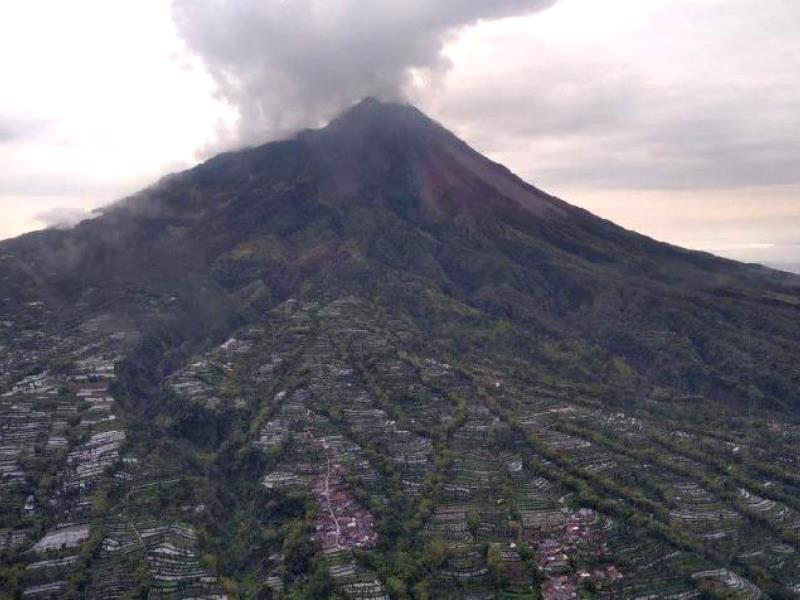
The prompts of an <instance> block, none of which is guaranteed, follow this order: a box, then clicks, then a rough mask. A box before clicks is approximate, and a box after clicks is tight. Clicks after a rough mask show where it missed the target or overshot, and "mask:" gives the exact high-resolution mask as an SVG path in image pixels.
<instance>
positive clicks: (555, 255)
mask: <svg viewBox="0 0 800 600" xmlns="http://www.w3.org/2000/svg"><path fill="white" fill-rule="evenodd" d="M2 247H3V257H4V259H3V261H2V262H0V268H1V269H3V271H4V272H6V273H8V274H6V275H4V281H7V282H9V283H10V284H11V285H12V286H14V287H19V286H24V285H27V286H28V288H27V291H28V292H30V294H31V296H30V297H31V298H34V299H38V298H39V297H40V296H43V297H45V298H47V299H49V300H50V301H52V302H54V306H57V307H58V310H59V311H65V312H70V311H71V307H74V306H76V305H78V306H82V304H81V303H85V304H86V306H87V309H89V310H94V309H96V308H99V307H101V306H102V307H110V308H111V312H115V313H116V312H123V313H125V314H127V313H128V312H131V311H132V312H133V313H134V314H136V318H137V319H138V318H144V319H147V318H148V314H147V313H148V312H152V311H150V310H149V309H148V308H147V307H149V306H151V305H152V303H153V302H157V303H160V304H159V306H161V305H163V304H165V303H166V304H167V306H162V307H161V308H160V309H159V311H157V312H159V314H161V315H163V314H169V313H170V308H169V304H170V302H171V303H173V304H176V305H177V307H178V309H177V310H178V312H179V313H180V314H181V315H182V316H185V317H186V318H189V319H192V315H195V317H196V319H197V320H198V321H203V322H205V321H208V319H211V318H215V317H214V315H219V314H220V313H221V312H229V313H237V312H239V311H242V310H245V309H246V308H247V307H248V306H251V305H252V306H254V307H256V310H258V309H259V308H263V307H265V306H269V305H271V304H274V303H275V301H280V300H284V299H286V298H288V297H291V296H296V295H298V294H299V293H300V292H301V291H302V290H304V289H305V290H314V293H320V294H328V295H329V296H330V295H331V293H332V292H333V293H334V294H338V293H341V292H344V291H346V292H349V293H356V294H360V293H362V292H366V293H367V294H369V295H375V294H378V295H381V296H382V297H383V298H384V299H388V298H391V299H392V300H391V302H397V303H398V307H400V306H401V305H402V304H401V303H406V304H410V305H417V306H409V307H406V308H414V309H415V310H419V311H424V306H423V305H421V304H419V303H418V302H417V296H416V293H415V292H414V293H412V294H411V295H409V293H408V290H409V289H412V288H410V287H409V285H410V284H412V283H413V284H414V285H417V286H423V287H424V288H426V289H429V290H431V291H434V292H435V293H437V294H443V295H444V296H445V297H451V298H454V299H456V300H458V301H459V302H463V303H465V304H466V305H468V306H469V307H472V308H475V309H478V310H480V311H482V312H483V313H485V314H487V315H489V316H490V317H492V318H497V319H507V320H508V321H509V322H510V323H513V324H514V326H515V327H518V328H519V331H520V333H523V332H525V331H528V332H531V333H536V334H537V335H538V334H545V335H547V336H550V337H552V338H554V339H566V340H576V339H577V340H580V341H590V342H591V343H593V344H596V345H597V346H598V348H600V349H601V350H602V351H604V352H608V353H611V354H614V355H620V356H621V357H623V358H624V359H625V360H626V361H628V362H629V363H630V364H631V365H632V366H633V367H634V368H635V369H637V371H639V372H640V373H641V375H642V376H643V377H645V378H646V379H647V380H648V381H650V382H652V383H655V384H658V385H669V386H675V387H676V388H677V389H679V390H682V391H685V392H690V393H705V394H711V395H714V396H718V397H721V398H725V399H726V400H729V401H738V400H744V401H746V402H750V401H753V402H756V403H765V404H766V405H770V406H777V405H778V404H780V405H785V406H786V407H787V408H795V407H796V406H797V405H798V392H797V390H798V389H800V387H798V385H797V383H798V374H799V371H798V367H797V365H798V364H800V361H798V360H797V358H798V356H797V350H796V343H795V342H796V340H797V339H798V336H800V325H798V320H797V318H796V317H797V306H798V300H797V298H798V289H800V283H798V282H799V281H800V279H798V278H797V277H793V276H790V275H786V274H779V273H777V272H772V271H769V270H767V269H763V268H759V267H750V266H745V265H741V264H737V263H734V262H732V261H726V260H722V259H717V258H714V257H712V256H709V255H705V254H701V253H696V252H689V251H684V250H681V249H678V248H675V247H671V246H668V245H666V244H660V243H656V242H653V241H651V240H649V239H647V238H644V237H642V236H639V235H636V234H634V233H631V232H628V231H625V230H622V229H620V228H618V227H616V226H614V225H613V224H611V223H609V222H606V221H603V220H600V219H598V218H596V217H594V216H592V215H590V214H589V213H587V212H585V211H582V210H580V209H577V208H574V207H572V206H569V205H568V204H566V203H564V202H562V201H560V200H558V199H555V198H553V197H550V196H548V195H546V194H544V193H543V192H541V191H539V190H537V189H536V188H533V187H531V186H529V185H527V184H525V183H524V182H522V181H521V180H519V179H518V178H516V177H515V176H513V175H512V174H511V173H509V172H508V171H507V170H506V169H504V168H503V167H501V166H499V165H497V164H494V163H492V162H490V161H488V160H487V159H485V158H484V157H482V156H480V155H479V154H477V153H476V152H474V151H473V150H471V149H470V148H469V147H468V146H466V145H465V144H464V143H463V142H461V141H460V140H458V139H457V138H455V136H453V135H452V134H450V133H449V132H447V131H446V130H444V129H443V128H442V127H440V126H439V125H437V124H435V123H434V122H432V121H430V120H429V119H427V118H426V117H425V116H424V115H422V114H421V113H419V112H418V111H417V110H416V109H414V108H411V107H406V106H399V105H387V104H382V103H379V102H377V101H374V100H367V101H365V102H363V103H362V104H360V105H358V106H357V107H355V108H353V109H352V110H351V111H349V112H348V113H346V114H344V115H343V116H342V117H340V118H339V119H337V120H335V121H334V122H333V123H331V124H330V125H329V126H328V127H326V128H324V129H322V130H320V131H311V132H305V133H303V134H301V135H299V136H298V137H297V138H296V139H294V140H290V141H287V142H278V143H274V144H268V145H266V146H262V147H258V148H253V149H250V150H245V151H241V152H236V153H230V154H226V155H222V156H219V157H217V158H215V159H212V160H211V161H209V162H208V163H205V164H203V165H200V166H199V167H197V168H195V169H192V170H190V171H187V172H185V173H181V174H178V175H173V176H170V177H167V178H165V179H164V180H163V181H161V182H160V183H159V184H157V185H156V186H154V187H153V188H151V189H148V190H145V191H144V192H142V193H140V194H138V195H136V196H134V197H132V198H130V199H128V200H126V201H123V202H120V203H118V204H117V205H115V206H113V207H112V208H110V209H108V210H106V211H105V213H104V214H103V215H102V216H101V217H99V218H97V219H94V220H92V221H89V222H86V223H84V224H82V225H80V226H78V227H77V228H75V229H74V230H71V231H67V232H61V231H47V232H42V233H38V234H33V235H30V236H26V237H24V238H22V239H20V240H16V241H11V242H6V243H5V244H3V246H2ZM26 281H27V282H28V283H27V284H25V283H24V282H26ZM12 289H14V288H12ZM25 292H26V290H25V289H20V290H19V293H20V294H22V295H23V296H24V293H25ZM19 297H20V296H18V295H14V294H12V295H10V296H8V297H6V298H5V299H4V302H6V303H9V304H8V308H7V309H6V310H7V311H9V310H13V307H14V306H16V305H17V304H18V303H19ZM170 299H172V300H170ZM162 308H163V312H162ZM104 309H105V308H104ZM220 309H224V311H221V310H220ZM142 313H144V314H142Z"/></svg>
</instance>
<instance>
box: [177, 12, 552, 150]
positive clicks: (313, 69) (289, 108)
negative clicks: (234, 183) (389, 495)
mask: <svg viewBox="0 0 800 600" xmlns="http://www.w3.org/2000/svg"><path fill="white" fill-rule="evenodd" d="M555 2H556V0H492V1H491V2H487V1H486V0H370V1H368V2H365V1H363V0H173V2H172V16H173V20H174V22H175V24H176V27H177V30H178V33H179V35H180V36H181V37H182V38H183V39H184V41H185V42H186V44H187V46H188V47H189V49H190V50H192V51H193V52H195V53H196V54H197V55H198V56H199V57H200V58H201V59H202V60H203V62H204V63H205V66H206V67H207V69H208V71H209V72H210V74H211V76H212V77H213V79H214V81H215V83H216V85H217V93H218V95H219V97H220V98H221V99H223V100H225V101H226V102H228V103H229V104H230V105H232V106H233V107H234V108H235V109H236V110H237V111H238V114H239V121H238V132H237V134H238V137H239V141H241V142H245V143H252V142H257V141H264V140H265V139H268V138H274V137H276V136H280V135H283V134H286V133H287V132H289V131H292V130H295V129H297V128H300V127H307V126H315V125H318V124H320V123H321V122H323V121H325V120H326V119H328V118H330V117H331V116H333V114H334V113H336V112H337V111H338V110H340V109H342V108H343V107H345V106H348V105H350V104H352V103H354V102H356V101H357V100H359V99H361V98H363V97H364V96H369V95H372V96H377V97H380V98H383V99H400V98H403V97H404V96H405V95H406V92H407V91H408V89H409V87H410V86H411V84H412V83H416V84H418V85H420V84H421V85H426V83H425V82H426V81H427V82H428V83H427V84H431V83H433V84H435V82H436V80H437V78H438V77H437V76H438V75H440V74H441V73H442V71H443V70H445V69H447V67H448V63H447V61H446V59H444V58H443V56H442V54H441V51H442V47H443V44H444V42H445V40H446V36H447V35H448V33H450V32H453V31H454V30H457V29H459V28H461V27H464V26H468V25H471V24H474V23H476V22H478V21H480V20H493V19H499V18H503V17H509V16H516V15H521V14H526V13H530V12H533V11H537V10H541V9H544V8H546V7H548V6H550V5H552V4H554V3H555Z"/></svg>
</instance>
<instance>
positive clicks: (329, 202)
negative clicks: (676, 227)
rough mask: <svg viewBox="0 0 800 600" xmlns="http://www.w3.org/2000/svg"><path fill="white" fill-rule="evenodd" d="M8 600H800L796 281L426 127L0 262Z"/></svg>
mask: <svg viewBox="0 0 800 600" xmlns="http://www.w3.org/2000/svg"><path fill="white" fill-rule="evenodd" d="M0 287H1V288H2V293H0V350H2V353H1V354H0V360H1V361H2V366H0V394H2V396H0V404H2V407H3V408H2V411H0V437H1V438H2V440H1V442H0V447H1V448H2V451H3V457H2V459H0V461H1V462H0V464H2V466H3V470H2V474H3V478H2V484H1V485H0V504H2V511H1V512H0V514H1V515H2V517H0V520H2V522H0V553H2V554H0V562H2V570H0V577H2V585H0V589H2V590H3V592H2V593H0V596H2V594H5V595H6V596H7V597H20V596H21V595H22V594H23V593H24V597H26V598H45V597H75V598H78V597H80V598H84V597H88V598H122V597H147V596H150V597H160V598H190V597H208V598H212V597H223V596H227V597H231V598H233V597H245V598H249V597H262V598H270V597H276V598H279V597H293V598H294V597H298V598H321V597H353V598H383V597H392V598H410V597H413V598H442V597H445V598H449V597H452V598H462V597H464V598H496V597H503V598H535V597H539V596H538V595H539V594H541V596H542V597H545V598H569V597H577V594H578V593H579V592H580V593H583V594H585V595H588V596H590V597H623V598H628V597H630V598H634V597H664V598H667V597H671V598H693V597H700V596H701V595H703V594H704V595H706V596H710V597H729V596H727V595H732V596H733V597H742V598H745V597H747V598H757V597H759V595H760V594H762V593H764V594H768V595H771V596H773V597H794V596H793V594H794V595H795V596H796V595H797V594H800V554H798V550H800V477H798V475H797V473H798V465H799V464H800V453H799V452H798V450H797V448H798V446H797V442H798V441H800V425H798V415H800V319H798V316H800V277H798V276H794V275H790V274H787V273H781V272H778V271H773V270H770V269H767V268H764V267H760V266H755V265H744V264H741V263H736V262H733V261H729V260H724V259H721V258H717V257H714V256H711V255H708V254H703V253H698V252H691V251H687V250H683V249H680V248H677V247H674V246H670V245H668V244H663V243H660V242H657V241H654V240H651V239H649V238H646V237H644V236H641V235H639V234H636V233H634V232H630V231H627V230H624V229H622V228H620V227H618V226H616V225H614V224H612V223H610V222H608V221H605V220H602V219H600V218H597V217H595V216H594V215H591V214H590V213H588V212H586V211H584V210H581V209H578V208H576V207H574V206H571V205H569V204H567V203H566V202H563V201H562V200H560V199H557V198H554V197H552V196H550V195H548V194H546V193H544V192H542V191H541V190H539V189H537V188H535V187H533V186H531V185H529V184H527V183H525V182H524V181H522V180H520V179H519V178H518V177H516V176H515V175H513V174H512V173H511V172H509V171H508V170H507V169H505V168H504V167H502V166H501V165H498V164H496V163H493V162H491V161H490V160H488V159H487V158H485V157H483V156H481V155H480V154H478V153H477V152H475V151H474V150H472V149H471V148H469V147H468V146H467V145H466V144H465V143H464V142H462V141H461V140H459V139H458V138H456V137H455V136H454V135H452V134H451V133H450V132H448V131H447V130H446V129H444V128H443V127H442V126H440V125H438V124H437V123H435V122H433V121H432V120H430V119H428V118H427V117H426V116H424V115H423V114H422V113H420V112H419V111H418V110H417V109H415V108H413V107H410V106H405V105H397V104H386V103H381V102H378V101H376V100H372V99H368V100H365V101H363V102H362V103H360V104H359V105H357V106H355V107H354V108H352V109H351V110H349V111H348V112H346V113H345V114H343V115H342V116H340V117H339V118H337V119H336V120H334V121H333V122H332V123H331V124H329V125H328V126H327V127H325V128H323V129H320V130H314V131H305V132H302V133H300V134H298V135H297V136H296V137H294V138H292V139H290V140H285V141H280V142H275V143H271V144H267V145H264V146H259V147H256V148H250V149H246V150H241V151H237V152H231V153H226V154H223V155H220V156H217V157H215V158H213V159H211V160H210V161H208V162H206V163H204V164H201V165H199V166H197V167H195V168H193V169H191V170H188V171H185V172H183V173H178V174H174V175H170V176H168V177H166V178H164V179H163V180H161V181H160V182H158V183H157V184H155V185H154V186H152V187H151V188H148V189H146V190H143V191H142V192H140V193H138V194H136V195H134V196H132V197H130V198H126V199H123V200H121V201H119V202H117V203H116V204H114V205H112V206H110V207H108V208H107V209H105V210H104V211H103V212H102V214H100V215H99V216H98V217H97V218H95V219H92V220H91V221H86V222H84V223H82V224H80V225H78V226H77V227H75V228H73V229H71V230H67V231H54V230H52V231H51V230H49V231H43V232H38V233H33V234H29V235H26V236H23V237H21V238H17V239H15V240H9V241H5V242H0Z"/></svg>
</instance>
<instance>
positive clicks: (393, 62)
mask: <svg viewBox="0 0 800 600" xmlns="http://www.w3.org/2000/svg"><path fill="white" fill-rule="evenodd" d="M798 24H800V2H797V0H605V1H603V2H599V1H598V0H557V1H550V0H495V1H493V2H485V1H484V0H403V1H402V2H401V1H400V0H374V1H372V2H369V3H365V2H363V1H357V0H174V1H173V2H169V1H168V0H150V1H148V2H141V1H135V0H115V1H111V2H110V1H108V0H75V1H74V2H69V3H65V2H62V1H60V0H25V1H24V2H23V1H22V0H16V1H15V0H11V1H10V2H5V3H2V4H0V75H2V80H3V94H0V237H9V236H12V235H17V234H19V233H22V232H24V231H28V230H31V229H35V228H38V227H42V226H44V225H53V224H63V223H69V222H73V221H75V220H76V219H79V218H81V216H82V215H83V214H85V213H84V211H86V210H87V209H91V208H94V207H96V206H99V205H102V204H104V203H107V202H109V201H111V200H114V199H116V198H118V197H120V196H122V195H124V194H126V193H130V192H132V191H135V190H136V189H138V188H139V187H142V186H143V185H146V184H147V183H148V182H150V181H152V180H153V179H155V178H156V177H158V176H159V175H161V174H163V173H165V172H169V171H174V170H177V169H181V168H185V167H188V166H190V165H192V164H194V163H195V162H196V161H197V160H200V159H202V158H205V157H207V156H209V155H210V154H212V153H214V152H216V151H218V150H220V149H223V148H231V147H236V146H237V145H242V144H252V143H256V142H260V141H266V140H269V139H274V138H276V137H281V136H283V135H287V134H288V133H289V132H291V131H292V130H294V129H296V128H299V127H308V126H318V125H321V124H323V123H324V122H325V121H326V119H328V118H330V117H331V116H332V115H334V114H336V112H338V111H339V110H341V109H342V108H343V107H345V106H347V105H349V104H351V103H352V102H354V101H356V100H358V99H360V98H361V97H363V96H365V95H368V94H374V95H379V96H381V97H384V98H410V99H411V100H412V101H413V102H415V103H416V104H417V105H419V106H420V108H422V109H423V110H425V111H427V112H428V113H429V114H431V115H432V116H434V117H436V118H437V119H439V120H440V121H441V122H442V123H443V124H445V125H446V126H448V127H450V128H451V129H453V130H454V131H455V132H456V133H457V134H459V135H461V136H462V137H463V138H464V139H466V140H467V141H468V142H469V143H471V144H472V145H473V146H475V147H476V148H477V149H479V150H480V151H482V152H485V153H486V154H488V155H489V156H491V157H492V158H494V159H495V160H499V161H500V162H503V163H505V164H506V165H508V166H509V167H510V168H512V169H513V170H514V171H516V172H517V173H519V174H520V175H521V176H523V177H524V178H525V179H527V180H529V181H530V182H531V183H534V184H536V185H538V186H540V187H542V188H544V189H546V190H548V191H550V192H552V193H555V194H557V195H560V196H562V197H564V199H566V200H568V201H570V202H572V203H574V204H579V205H582V206H585V207H587V208H589V209H590V210H592V211H594V212H596V213H597V214H600V215H601V216H604V217H608V218H611V219H613V220H615V221H617V222H618V223H620V224H622V225H624V226H626V227H630V228H634V229H638V230H640V231H642V232H644V233H648V234H651V235H653V236H655V237H658V238H660V239H664V240H667V241H672V242H675V243H679V244H681V245H685V246H689V247H693V248H701V249H707V250H710V251H713V252H716V253H718V254H723V255H726V256H731V257H734V258H739V259H742V260H752V261H762V262H764V261H765V262H772V263H776V262H785V263H798V264H800V168H798V167H800V165H798V162H800V28H798Z"/></svg>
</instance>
